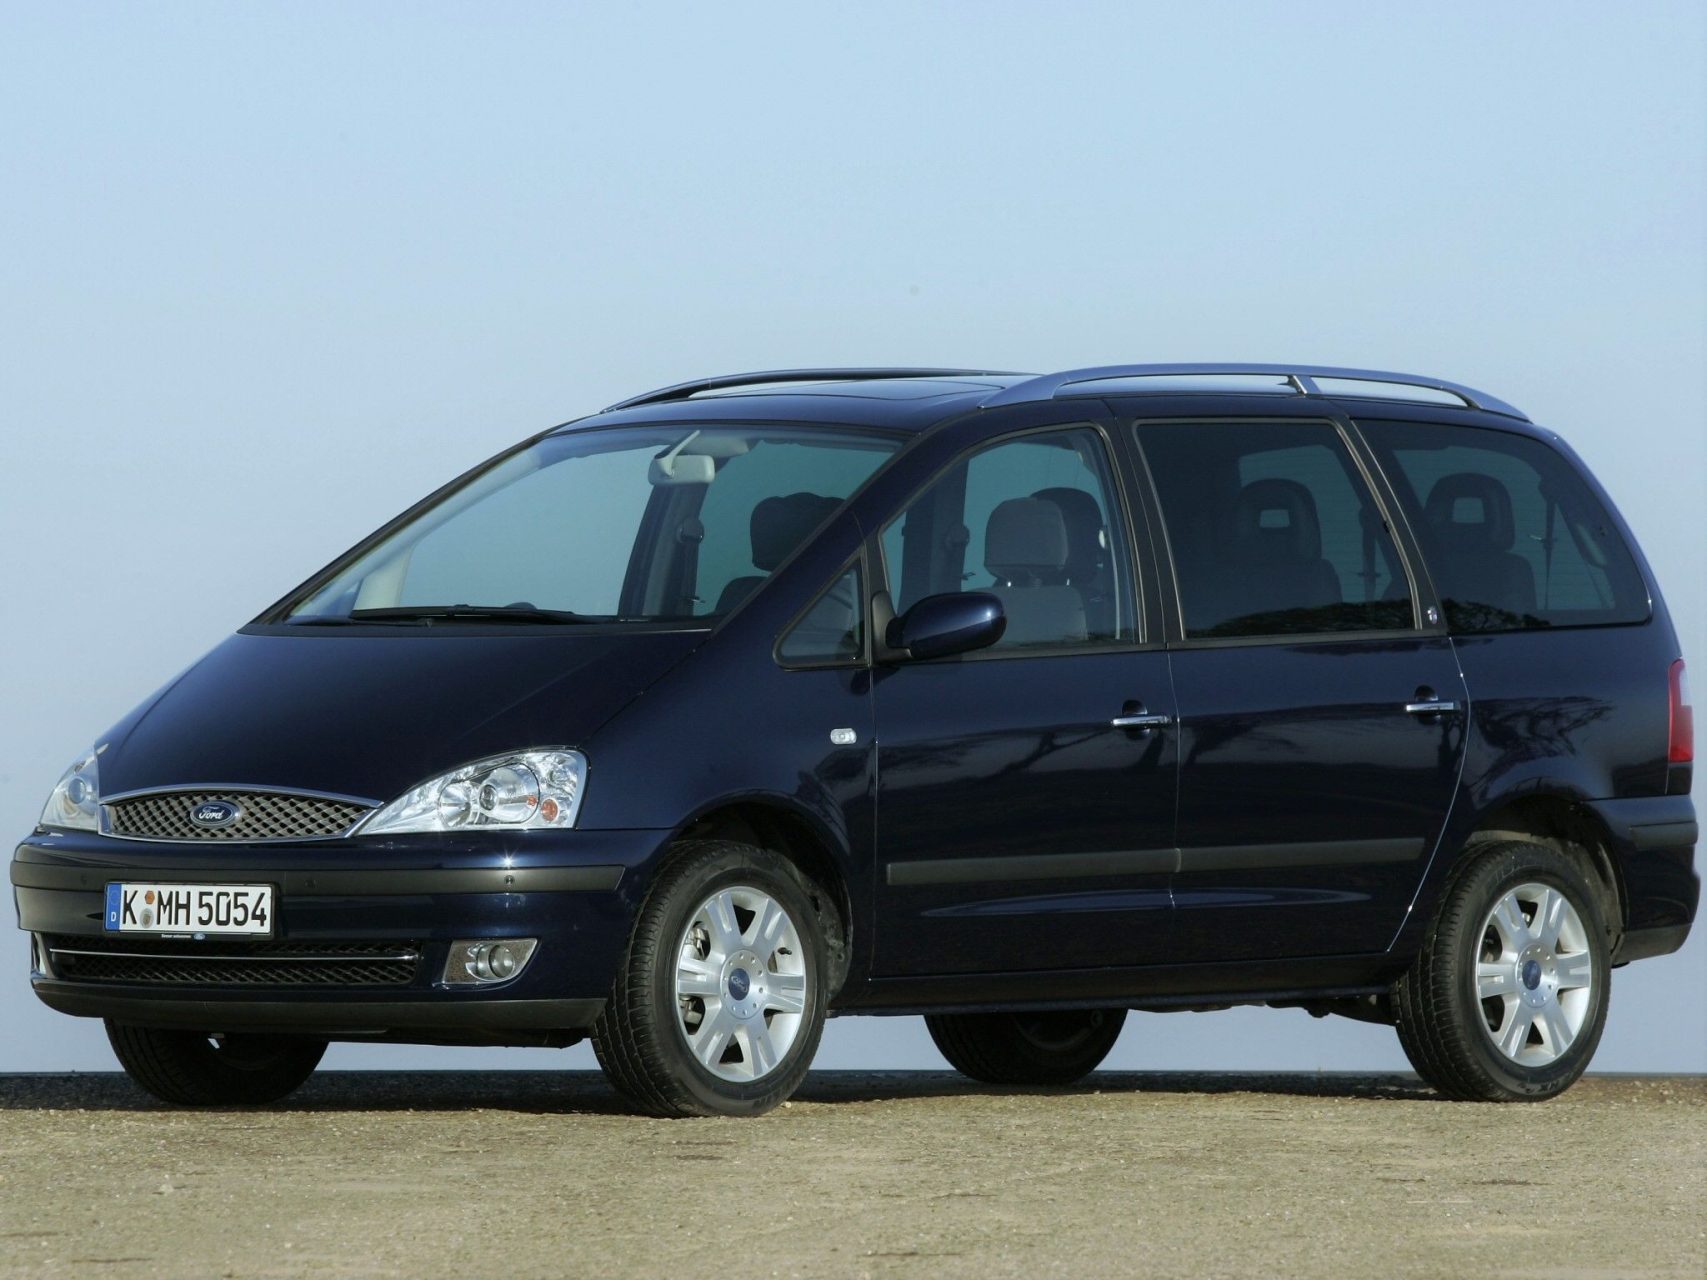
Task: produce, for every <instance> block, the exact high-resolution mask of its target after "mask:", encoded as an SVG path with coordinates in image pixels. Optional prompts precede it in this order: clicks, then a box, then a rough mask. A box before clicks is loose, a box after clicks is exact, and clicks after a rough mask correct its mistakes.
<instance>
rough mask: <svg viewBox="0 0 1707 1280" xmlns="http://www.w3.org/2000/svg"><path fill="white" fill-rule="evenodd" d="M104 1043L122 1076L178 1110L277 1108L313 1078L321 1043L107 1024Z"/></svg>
mask: <svg viewBox="0 0 1707 1280" xmlns="http://www.w3.org/2000/svg"><path fill="white" fill-rule="evenodd" d="M107 1039H108V1041H109V1042H111V1044H112V1046H113V1052H114V1053H115V1054H117V1055H118V1060H119V1065H120V1066H122V1067H123V1068H124V1070H125V1074H126V1075H128V1076H129V1077H130V1078H131V1079H132V1080H134V1081H136V1083H137V1084H139V1085H140V1086H142V1088H144V1089H146V1090H147V1091H148V1092H149V1093H151V1094H153V1095H154V1096H155V1097H156V1098H159V1099H160V1101H162V1102H172V1103H176V1104H177V1105H179V1106H184V1107H219V1106H227V1107H229V1106H257V1105H259V1104H261V1103H264V1102H277V1101H278V1100H279V1099H280V1098H282V1097H284V1096H285V1095H286V1094H288V1093H290V1092H292V1091H293V1090H295V1089H296V1088H297V1087H298V1086H299V1085H301V1084H302V1082H303V1081H304V1080H306V1079H308V1077H309V1076H311V1075H312V1074H314V1068H315V1067H317V1066H319V1065H320V1058H321V1055H323V1054H324V1053H325V1052H326V1042H325V1041H324V1040H309V1039H304V1038H301V1037H298V1036H267V1035H231V1036H218V1037H215V1036H211V1035H208V1034H207V1033H206V1032H201V1031H174V1030H167V1029H164V1028H160V1027H130V1026H125V1025H123V1024H122V1023H117V1022H112V1021H108V1023H107Z"/></svg>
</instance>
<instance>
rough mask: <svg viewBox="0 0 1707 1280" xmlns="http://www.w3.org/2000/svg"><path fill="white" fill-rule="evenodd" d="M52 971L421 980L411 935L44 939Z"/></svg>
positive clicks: (287, 980) (300, 983)
mask: <svg viewBox="0 0 1707 1280" xmlns="http://www.w3.org/2000/svg"><path fill="white" fill-rule="evenodd" d="M45 941H46V943H47V950H48V956H49V960H50V963H51V964H52V966H53V972H54V976H56V977H59V978H63V979H65V980H66V981H68V982H131V983H139V984H144V985H151V984H157V985H161V986H195V987H401V986H406V985H408V984H409V983H411V982H413V981H414V980H415V975H416V973H417V971H418V970H419V969H420V966H421V950H420V946H419V944H417V943H412V942H214V941H208V942H196V943H187V942H178V941H173V940H169V939H160V938H122V937H121V938H111V937H76V936H72V935H69V934H49V935H47V937H46V939H45Z"/></svg>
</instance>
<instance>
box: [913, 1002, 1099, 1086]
mask: <svg viewBox="0 0 1707 1280" xmlns="http://www.w3.org/2000/svg"><path fill="white" fill-rule="evenodd" d="M1125 1023H1126V1010H1124V1009H1060V1010H1047V1011H1043V1012H1037V1013H932V1014H927V1015H926V1016H925V1027H926V1028H927V1029H928V1030H929V1031H930V1033H931V1039H932V1040H934V1041H936V1047H937V1048H938V1049H939V1050H941V1052H942V1056H943V1057H945V1058H947V1059H948V1061H949V1064H950V1065H951V1066H953V1067H954V1069H955V1070H956V1071H958V1072H960V1074H961V1075H964V1076H971V1077H972V1079H974V1080H982V1081H983V1082H984V1083H985V1084H1027V1085H1063V1084H1072V1083H1073V1081H1075V1080H1077V1079H1079V1078H1081V1077H1082V1076H1086V1075H1089V1074H1090V1073H1091V1072H1092V1071H1095V1070H1096V1069H1097V1067H1098V1065H1099V1064H1100V1063H1101V1062H1102V1060H1103V1059H1104V1058H1106V1057H1107V1056H1108V1051H1109V1050H1110V1049H1112V1048H1114V1042H1115V1041H1116V1040H1117V1039H1119V1038H1120V1028H1121V1027H1122V1026H1124V1025H1125Z"/></svg>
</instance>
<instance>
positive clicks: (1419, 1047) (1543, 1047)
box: [1393, 841, 1611, 1102]
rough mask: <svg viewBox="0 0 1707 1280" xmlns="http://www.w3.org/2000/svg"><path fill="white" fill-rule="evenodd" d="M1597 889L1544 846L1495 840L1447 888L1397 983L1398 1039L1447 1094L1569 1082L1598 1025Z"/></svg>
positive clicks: (1588, 1053) (1603, 942) (1602, 1007)
mask: <svg viewBox="0 0 1707 1280" xmlns="http://www.w3.org/2000/svg"><path fill="white" fill-rule="evenodd" d="M1610 976H1611V968H1610V965H1609V963H1608V953H1607V939H1606V926H1605V923H1604V921H1603V920H1602V918H1601V914H1600V906H1599V898H1598V897H1597V895H1596V894H1595V892H1594V891H1593V890H1592V889H1591V888H1590V886H1589V884H1588V882H1587V881H1586V880H1585V879H1584V877H1583V874H1582V872H1581V871H1579V870H1578V869H1577V866H1576V864H1575V863H1574V862H1572V861H1571V860H1570V859H1569V858H1567V857H1565V856H1564V855H1563V854H1561V853H1559V852H1558V851H1557V850H1555V849H1551V848H1548V847H1547V846H1545V845H1539V844H1531V843H1529V842H1527V841H1510V842H1506V843H1501V844H1496V845H1492V846H1490V847H1489V848H1487V849H1485V850H1484V851H1482V852H1481V853H1480V854H1478V855H1476V856H1475V858H1474V860H1473V861H1472V862H1470V863H1469V864H1468V865H1466V867H1465V868H1464V870H1463V872H1462V873H1461V874H1460V875H1459V876H1458V877H1457V878H1456V879H1455V880H1454V881H1453V882H1452V884H1451V885H1450V886H1449V887H1448V889H1447V892H1446V896H1445V899H1444V900H1443V901H1442V903H1441V907H1440V914H1439V916H1438V917H1437V918H1436V920H1435V923H1434V926H1433V928H1432V929H1431V930H1430V931H1429V937H1428V939H1427V940H1426V942H1425V943H1424V945H1423V949H1422V952H1421V953H1420V954H1419V955H1418V956H1417V958H1416V960H1415V962H1413V964H1412V966H1411V969H1410V972H1408V973H1407V974H1406V975H1405V976H1404V977H1403V978H1401V979H1400V980H1399V982H1398V983H1397V984H1396V985H1395V987H1394V989H1393V1011H1394V1014H1395V1018H1396V1025H1397V1028H1398V1032H1399V1041H1400V1043H1401V1044H1402V1045H1403V1046H1404V1049H1405V1054H1406V1056H1407V1057H1409V1058H1410V1060H1411V1064H1412V1065H1413V1066H1414V1067H1416V1069H1417V1074H1418V1075H1420V1076H1422V1078H1423V1079H1424V1080H1426V1081H1427V1082H1428V1083H1429V1084H1431V1085H1433V1086H1434V1087H1435V1088H1436V1089H1438V1090H1439V1091H1440V1092H1441V1093H1444V1094H1446V1095H1447V1096H1449V1097H1454V1098H1464V1099H1471V1100H1477V1101H1483V1102H1520V1101H1538V1100H1540V1099H1543V1098H1551V1097H1553V1096H1554V1095H1555V1094H1558V1093H1561V1092H1563V1091H1564V1090H1565V1089H1567V1088H1569V1087H1570V1086H1571V1085H1572V1084H1574V1083H1575V1082H1576V1080H1577V1078H1578V1077H1579V1076H1581V1075H1582V1073H1583V1071H1584V1070H1585V1069H1586V1068H1587V1066H1588V1063H1589V1059H1590V1058H1591V1057H1593V1056H1594V1050H1595V1047H1596V1045H1598V1044H1599V1043H1600V1033H1601V1030H1602V1028H1603V1027H1604V1026H1605V1024H1606V1007H1607V996H1608V985H1609V981H1610Z"/></svg>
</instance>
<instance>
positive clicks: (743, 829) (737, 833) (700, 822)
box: [675, 795, 856, 996]
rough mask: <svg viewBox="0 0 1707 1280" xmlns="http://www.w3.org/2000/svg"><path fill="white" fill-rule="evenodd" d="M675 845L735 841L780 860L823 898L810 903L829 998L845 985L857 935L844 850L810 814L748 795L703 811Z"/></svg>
mask: <svg viewBox="0 0 1707 1280" xmlns="http://www.w3.org/2000/svg"><path fill="white" fill-rule="evenodd" d="M675 839H677V840H702V839H704V840H739V841H741V842H742V843H745V844H752V845H757V846H758V847H760V848H762V849H769V850H771V851H772V852H774V853H777V854H780V855H781V856H782V857H784V858H787V859H788V861H789V862H791V863H793V864H794V866H795V868H796V869H797V870H798V871H799V872H800V873H801V875H802V876H804V877H805V878H806V879H807V880H808V881H810V882H811V883H812V884H814V885H817V886H818V887H819V888H820V889H821V890H822V891H823V894H824V900H823V901H822V902H818V901H816V900H815V901H814V904H813V905H814V907H815V908H817V910H818V918H819V923H820V925H821V926H822V927H823V929H824V934H825V941H826V944H827V949H828V951H829V961H830V965H829V970H830V972H829V979H830V981H829V990H830V993H831V995H832V996H834V995H835V993H836V992H838V991H840V990H841V988H842V986H843V984H844V983H845V982H846V981H847V976H848V970H849V968H850V962H851V956H852V946H853V938H854V930H855V927H856V925H855V919H854V909H853V895H852V892H851V890H850V888H849V884H848V876H847V873H846V871H845V869H844V862H845V858H846V844H845V842H844V841H841V840H839V839H837V838H836V837H835V836H834V835H833V834H832V833H831V832H830V831H828V830H827V829H826V828H825V827H824V825H823V823H822V822H821V821H820V820H819V819H818V818H817V817H816V815H813V814H811V813H808V812H806V811H804V810H802V809H801V808H800V807H799V806H797V805H795V804H791V803H789V802H788V801H787V800H785V799H782V798H780V797H772V796H758V795H747V796H739V797H732V798H729V799H727V800H724V801H720V802H718V803H716V804H713V805H710V806H707V807H706V808H705V809H703V810H701V811H700V812H699V813H697V814H695V815H694V816H693V817H692V818H690V819H689V820H688V821H686V822H684V823H683V824H682V825H681V827H679V828H678V829H677V831H676V835H675Z"/></svg>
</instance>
